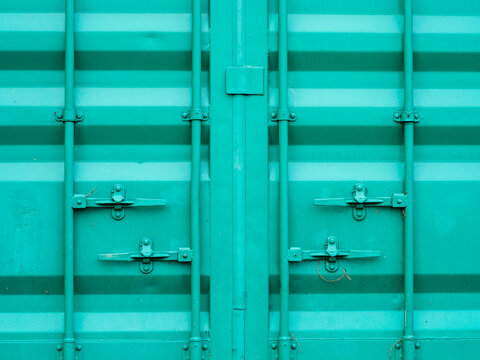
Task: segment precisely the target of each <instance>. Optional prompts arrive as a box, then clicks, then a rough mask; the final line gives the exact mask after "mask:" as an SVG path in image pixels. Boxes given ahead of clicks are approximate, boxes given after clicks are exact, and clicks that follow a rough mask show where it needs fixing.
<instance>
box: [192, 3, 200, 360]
mask: <svg viewBox="0 0 480 360" xmlns="http://www.w3.org/2000/svg"><path fill="white" fill-rule="evenodd" d="M201 20H202V13H201V1H200V0H192V109H191V112H190V113H191V114H193V113H195V112H198V111H199V110H200V109H201V106H202V104H201V101H202V95H201V94H202V83H201V78H202V48H201V46H202V44H201V35H202V34H201V33H202V25H201ZM191 131H192V164H191V179H190V197H191V199H190V232H191V240H190V241H191V248H192V251H193V256H192V265H191V272H190V291H191V301H192V304H191V307H192V308H191V330H190V341H189V342H190V360H201V357H202V338H201V333H200V298H201V293H200V291H201V290H200V271H201V269H200V150H201V149H200V148H201V133H202V129H201V120H200V119H197V117H192V118H191Z"/></svg>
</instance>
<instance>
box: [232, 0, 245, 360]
mask: <svg viewBox="0 0 480 360" xmlns="http://www.w3.org/2000/svg"><path fill="white" fill-rule="evenodd" d="M245 1H246V0H235V1H234V3H233V11H234V13H233V18H234V20H233V22H232V27H233V30H232V33H233V42H234V45H233V54H232V60H233V66H236V67H241V66H244V65H246V64H245V50H246V49H245V47H246V46H245V45H246V44H245V43H246V33H245V16H246V6H245ZM245 103H246V98H245V95H234V96H233V99H232V132H233V141H232V143H233V153H232V158H233V202H232V216H233V226H232V230H233V238H232V248H233V263H232V272H233V280H232V286H233V300H232V309H233V310H232V354H233V355H232V359H234V360H244V359H245V308H246V303H245V301H246V299H245V298H246V295H247V294H246V279H245V276H246V272H245V271H246V269H245V265H246V264H245V236H246V234H245V225H246V224H245V167H246V164H245V152H246V107H245Z"/></svg>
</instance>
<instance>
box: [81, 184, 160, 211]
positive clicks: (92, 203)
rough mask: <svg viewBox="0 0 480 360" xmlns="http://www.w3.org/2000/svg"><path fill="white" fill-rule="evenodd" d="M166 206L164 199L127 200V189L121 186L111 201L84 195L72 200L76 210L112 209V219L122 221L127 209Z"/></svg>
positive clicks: (112, 194) (115, 189) (117, 186)
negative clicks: (91, 208)
mask: <svg viewBox="0 0 480 360" xmlns="http://www.w3.org/2000/svg"><path fill="white" fill-rule="evenodd" d="M165 205H167V201H166V200H164V199H127V198H126V190H125V187H124V186H123V185H121V184H116V185H114V186H113V188H112V192H111V198H110V199H100V198H91V197H89V196H88V195H84V194H75V195H73V199H72V207H73V208H74V209H85V208H88V207H96V208H112V217H113V218H114V219H115V220H122V219H123V218H124V217H125V208H126V207H140V206H142V207H143V206H165Z"/></svg>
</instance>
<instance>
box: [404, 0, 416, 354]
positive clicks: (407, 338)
mask: <svg viewBox="0 0 480 360" xmlns="http://www.w3.org/2000/svg"><path fill="white" fill-rule="evenodd" d="M412 1H413V0H405V3H404V5H405V13H404V30H403V31H404V35H403V46H404V48H403V61H404V86H405V88H404V111H403V115H404V116H403V120H405V118H406V117H411V116H412V115H411V114H412V112H413V12H412V11H413V9H412ZM405 114H407V115H406V116H405ZM414 126H415V125H414V123H413V122H411V121H410V122H405V123H403V134H404V153H405V184H404V186H405V193H406V194H407V195H408V196H409V197H410V199H412V204H411V205H412V206H407V208H406V209H405V219H404V226H405V228H404V254H403V256H404V278H403V282H404V303H405V325H404V329H403V358H404V359H405V360H413V359H415V358H416V356H415V332H414V312H415V303H414V276H415V267H414V261H415V254H414V244H415V241H414V231H415V230H414V221H415V217H414V201H415V197H414V164H415V163H414V145H415V144H414Z"/></svg>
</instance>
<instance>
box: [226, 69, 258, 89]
mask: <svg viewBox="0 0 480 360" xmlns="http://www.w3.org/2000/svg"><path fill="white" fill-rule="evenodd" d="M264 77H265V76H264V68H263V67H261V66H237V67H227V70H226V74H225V82H226V86H225V90H226V93H227V94H229V95H263V93H264V89H263V83H264Z"/></svg>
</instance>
